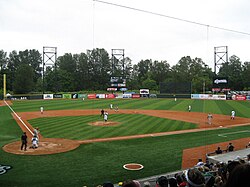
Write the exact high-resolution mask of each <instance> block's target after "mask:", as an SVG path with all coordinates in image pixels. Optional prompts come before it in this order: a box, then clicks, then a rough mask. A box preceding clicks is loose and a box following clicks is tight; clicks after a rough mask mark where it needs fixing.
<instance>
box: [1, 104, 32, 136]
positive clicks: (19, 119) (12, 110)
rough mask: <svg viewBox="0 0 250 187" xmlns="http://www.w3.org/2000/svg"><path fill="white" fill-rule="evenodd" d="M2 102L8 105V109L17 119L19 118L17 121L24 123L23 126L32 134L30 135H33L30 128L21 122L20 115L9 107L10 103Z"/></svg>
mask: <svg viewBox="0 0 250 187" xmlns="http://www.w3.org/2000/svg"><path fill="white" fill-rule="evenodd" d="M4 103H5V104H6V105H7V106H8V107H9V109H10V110H11V111H12V112H13V114H15V116H16V117H17V119H19V121H21V123H22V124H23V125H24V127H25V128H26V129H27V130H28V131H29V132H30V133H31V134H32V136H33V135H34V133H33V132H32V131H31V130H30V128H29V127H28V126H27V125H26V124H25V123H24V122H23V120H22V119H21V117H20V116H18V115H17V113H16V112H15V111H14V110H13V109H12V108H11V107H10V105H9V104H8V103H7V102H6V101H5V100H4Z"/></svg>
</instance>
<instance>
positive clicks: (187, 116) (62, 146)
mask: <svg viewBox="0 0 250 187" xmlns="http://www.w3.org/2000/svg"><path fill="white" fill-rule="evenodd" d="M106 110H107V109H106ZM108 111H109V114H117V113H119V114H144V115H150V116H155V117H161V118H167V119H172V120H178V121H185V122H191V123H195V124H198V128H197V129H190V130H182V131H173V132H162V133H152V134H142V135H132V136H122V137H112V138H100V139H91V140H79V141H77V140H75V141H74V140H65V139H54V138H50V139H48V138H43V137H42V135H41V134H40V135H39V139H40V140H39V147H38V148H37V149H28V150H27V151H21V150H20V142H19V141H18V142H13V143H11V144H8V145H5V146H4V147H3V149H4V150H5V151H6V152H10V153H14V154H25V155H41V154H53V153H60V152H66V151H70V150H73V149H76V148H77V147H78V146H79V145H80V144H86V143H92V142H104V141H115V140H125V139H133V138H144V137H152V136H163V135H170V134H180V133H187V132H198V131H204V130H211V129H215V128H221V127H230V126H237V125H238V126H239V125H247V124H250V119H249V118H240V117H236V119H235V120H231V119H230V116H226V115H218V114H213V121H212V125H209V124H208V123H207V114H205V113H198V112H181V111H169V110H119V112H115V111H113V110H108ZM17 114H18V116H19V117H20V119H22V121H23V122H24V123H25V124H26V126H27V127H28V128H30V129H31V130H32V131H33V127H32V126H31V125H30V124H29V123H28V122H27V120H29V119H33V118H42V117H55V116H81V115H100V110H60V111H44V113H43V114H41V113H40V112H20V113H17ZM13 118H14V119H15V120H16V121H17V123H18V124H19V126H20V128H21V129H22V130H23V131H26V132H27V135H28V137H29V138H30V139H31V137H32V134H31V133H30V132H28V131H27V128H26V127H25V126H24V125H23V124H22V122H21V121H20V120H19V119H18V117H16V116H14V115H13ZM110 123H112V124H113V125H117V124H116V123H113V122H110ZM92 125H106V124H105V123H104V122H103V123H102V122H93V124H92ZM244 143H245V142H244ZM207 147H208V146H206V148H207ZM215 147H216V145H211V148H213V149H214V148H215ZM195 149H197V150H198V151H197V152H199V153H200V148H195ZM192 152H193V153H194V152H195V151H194V150H192V151H191V153H192ZM202 154H203V153H202ZM186 155H187V153H186V151H185V150H184V152H183V160H185V163H187V162H189V161H187V160H186V158H191V160H195V162H196V160H197V159H198V158H200V155H198V157H196V156H194V155H192V156H191V157H190V155H187V156H186ZM189 160H190V159H189ZM183 162H184V161H183ZM190 163H191V162H190ZM193 163H194V162H192V163H191V164H192V165H193ZM191 164H190V165H191ZM183 167H184V168H185V167H186V166H185V165H184V166H183Z"/></svg>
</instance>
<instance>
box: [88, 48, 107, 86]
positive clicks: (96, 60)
mask: <svg viewBox="0 0 250 187" xmlns="http://www.w3.org/2000/svg"><path fill="white" fill-rule="evenodd" d="M87 56H88V60H89V64H90V65H89V75H90V77H91V80H92V81H93V84H92V85H91V88H92V89H94V90H98V89H101V90H103V89H106V88H107V87H108V86H109V80H110V76H111V62H110V58H109V54H108V52H107V51H106V50H105V49H98V48H96V49H93V50H90V51H88V53H87Z"/></svg>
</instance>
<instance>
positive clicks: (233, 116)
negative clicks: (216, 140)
mask: <svg viewBox="0 0 250 187" xmlns="http://www.w3.org/2000/svg"><path fill="white" fill-rule="evenodd" d="M234 118H235V111H234V110H232V112H231V119H234Z"/></svg>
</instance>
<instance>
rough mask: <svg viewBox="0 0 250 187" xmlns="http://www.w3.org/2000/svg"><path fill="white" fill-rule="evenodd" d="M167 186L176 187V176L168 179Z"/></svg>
mask: <svg viewBox="0 0 250 187" xmlns="http://www.w3.org/2000/svg"><path fill="white" fill-rule="evenodd" d="M168 183H169V187H178V185H177V181H176V178H174V177H171V178H170V179H168Z"/></svg>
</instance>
